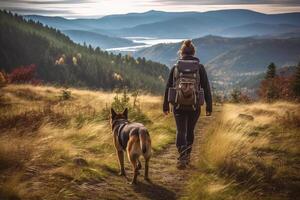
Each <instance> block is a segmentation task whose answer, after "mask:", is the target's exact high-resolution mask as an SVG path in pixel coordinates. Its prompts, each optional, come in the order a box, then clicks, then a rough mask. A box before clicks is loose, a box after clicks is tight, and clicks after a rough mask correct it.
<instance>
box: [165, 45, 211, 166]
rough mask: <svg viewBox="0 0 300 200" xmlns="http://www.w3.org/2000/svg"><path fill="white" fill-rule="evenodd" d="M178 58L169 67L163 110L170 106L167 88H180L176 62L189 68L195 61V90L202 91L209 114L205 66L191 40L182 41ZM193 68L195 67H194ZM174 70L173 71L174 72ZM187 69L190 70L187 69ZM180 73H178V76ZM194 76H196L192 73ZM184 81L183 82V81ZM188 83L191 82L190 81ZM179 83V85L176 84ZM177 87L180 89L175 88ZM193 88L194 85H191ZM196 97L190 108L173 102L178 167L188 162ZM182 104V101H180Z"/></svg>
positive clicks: (197, 111) (195, 117) (198, 102)
mask: <svg viewBox="0 0 300 200" xmlns="http://www.w3.org/2000/svg"><path fill="white" fill-rule="evenodd" d="M179 54H180V59H179V60H178V62H177V64H176V65H175V66H174V67H173V68H172V69H171V72H170V75H169V79H168V82H167V86H166V91H165V96H164V104H163V112H164V114H165V115H167V114H169V112H170V108H169V103H170V102H169V101H170V97H168V96H170V94H169V93H170V92H169V89H170V88H171V89H174V88H175V89H174V90H173V91H176V92H178V91H179V90H181V88H182V87H181V86H180V84H178V78H176V77H178V76H176V75H175V74H178V65H179V64H178V63H183V64H184V65H183V67H181V68H189V65H192V64H194V65H195V63H196V66H197V70H198V71H197V76H198V73H199V76H198V77H199V78H200V80H199V84H200V85H199V84H198V83H197V84H196V85H197V87H195V88H197V90H199V91H200V89H201V90H202V91H204V97H203V99H205V102H206V116H210V115H211V112H212V98H211V92H210V86H209V82H208V78H207V74H206V71H205V68H204V66H203V65H201V64H200V61H199V59H198V58H196V57H195V56H194V55H195V46H194V45H193V43H192V41H191V40H186V41H184V42H183V44H182V46H181V48H180V50H179ZM194 68H195V67H194ZM174 71H175V73H174ZM187 71H190V70H189V69H188V70H187ZM181 75H182V73H180V76H181ZM194 77H196V76H195V75H194ZM184 83H185V82H184ZM190 83H193V81H191V82H190ZM178 85H179V86H178ZM176 87H179V88H180V89H178V88H176ZM193 89H194V87H193ZM199 91H196V92H194V94H196V93H197V94H198V93H200V92H199ZM175 96H176V101H177V100H178V96H179V95H178V93H176V95H175ZM195 96H197V97H195V98H198V100H197V101H195V102H196V103H195V106H193V107H192V109H185V107H182V106H180V105H178V102H177V103H174V102H172V103H173V113H174V117H175V121H176V127H177V133H176V147H177V149H178V152H179V158H178V163H177V167H178V168H179V169H184V168H185V167H186V165H187V164H189V161H190V154H191V151H192V144H193V141H194V128H195V125H196V123H197V121H198V118H199V116H200V111H201V109H200V107H201V105H200V104H201V103H200V102H201V101H200V100H199V98H201V97H199V96H200V95H195ZM183 101H184V100H183ZM181 103H182V104H184V102H181Z"/></svg>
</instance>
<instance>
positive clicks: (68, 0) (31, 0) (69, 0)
mask: <svg viewBox="0 0 300 200" xmlns="http://www.w3.org/2000/svg"><path fill="white" fill-rule="evenodd" d="M0 2H6V3H11V4H19V3H22V4H29V5H30V4H37V5H39V4H41V5H44V4H49V5H50V4H80V3H90V2H93V1H90V0H45V1H41V0H0Z"/></svg>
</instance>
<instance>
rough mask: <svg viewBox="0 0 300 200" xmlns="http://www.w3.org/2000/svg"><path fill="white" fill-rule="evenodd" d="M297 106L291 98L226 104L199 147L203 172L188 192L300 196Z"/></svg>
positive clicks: (228, 196)
mask: <svg viewBox="0 0 300 200" xmlns="http://www.w3.org/2000/svg"><path fill="white" fill-rule="evenodd" d="M299 109H300V106H299V105H297V104H293V103H288V102H278V103H273V104H263V103H254V104H250V105H233V104H228V105H225V106H224V107H223V110H222V113H221V114H220V116H218V118H217V120H216V121H215V122H213V124H212V125H211V128H210V130H209V132H208V133H207V134H206V136H205V141H204V144H203V145H202V146H201V147H200V149H199V152H200V155H201V159H200V163H199V168H200V169H201V170H200V173H201V175H196V177H195V178H194V179H192V180H191V182H190V185H189V186H188V187H187V190H190V191H192V192H190V193H189V195H188V196H187V197H186V198H187V199H199V198H200V197H203V196H205V198H204V199H232V198H233V199H256V198H260V199H295V198H297V197H298V196H299V190H298V189H297V188H299V186H300V182H299V180H300V171H299V170H297V168H299V165H300V159H299V158H300V157H299V156H300V148H299V146H300V138H299V132H300V128H299V122H300V118H299V113H300V112H299V111H300V110H299ZM241 116H243V117H241ZM244 116H249V117H248V118H247V117H244ZM211 185H217V186H218V187H217V188H218V189H215V190H211ZM197 188H198V189H197Z"/></svg>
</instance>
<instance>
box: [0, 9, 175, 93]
mask: <svg viewBox="0 0 300 200" xmlns="http://www.w3.org/2000/svg"><path fill="white" fill-rule="evenodd" d="M0 27H1V29H0V43H1V46H0V69H1V70H2V71H4V72H5V73H11V72H12V71H13V70H14V69H15V68H21V67H22V66H29V65H32V64H33V65H35V66H36V71H37V75H38V79H41V80H42V81H43V82H46V83H52V84H57V85H63V86H75V87H88V88H92V89H97V88H102V89H105V90H113V89H115V88H120V87H125V86H126V87H127V88H128V89H132V90H135V89H141V90H144V91H148V92H152V93H161V92H163V90H164V86H165V79H166V77H167V76H168V73H169V69H168V67H167V66H165V65H163V64H160V63H156V62H152V61H150V60H146V59H145V58H137V59H135V58H133V57H132V56H130V55H124V56H123V55H121V54H118V55H114V54H112V53H109V52H107V51H103V50H102V49H100V48H99V47H97V48H93V47H92V46H91V45H88V46H87V45H80V44H76V43H74V42H73V41H72V40H71V39H70V38H69V37H68V36H66V35H64V34H62V33H61V32H60V31H59V30H57V29H54V28H51V27H48V26H44V25H43V24H41V23H40V22H35V21H33V20H26V19H24V18H23V17H22V16H19V15H17V14H12V13H11V12H8V11H5V10H3V11H0Z"/></svg>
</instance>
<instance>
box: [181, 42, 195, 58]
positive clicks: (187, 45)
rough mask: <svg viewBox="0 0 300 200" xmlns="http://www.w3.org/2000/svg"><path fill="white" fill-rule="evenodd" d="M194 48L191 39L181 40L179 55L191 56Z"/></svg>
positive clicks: (193, 53)
mask: <svg viewBox="0 0 300 200" xmlns="http://www.w3.org/2000/svg"><path fill="white" fill-rule="evenodd" d="M195 52H196V49H195V46H194V44H193V42H192V40H185V41H183V43H182V45H181V47H180V49H179V51H178V53H179V55H180V57H182V56H193V55H195Z"/></svg>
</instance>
